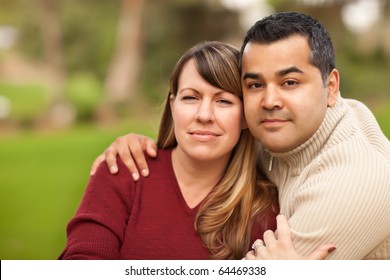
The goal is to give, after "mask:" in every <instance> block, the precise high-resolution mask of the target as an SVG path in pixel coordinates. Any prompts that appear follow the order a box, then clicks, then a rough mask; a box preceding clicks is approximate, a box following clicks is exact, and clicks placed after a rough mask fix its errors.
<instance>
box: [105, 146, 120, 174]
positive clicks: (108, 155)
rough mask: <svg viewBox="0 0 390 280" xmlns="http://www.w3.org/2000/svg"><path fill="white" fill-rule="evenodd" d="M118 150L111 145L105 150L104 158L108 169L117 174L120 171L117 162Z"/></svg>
mask: <svg viewBox="0 0 390 280" xmlns="http://www.w3.org/2000/svg"><path fill="white" fill-rule="evenodd" d="M116 155H117V150H115V149H114V148H112V147H111V146H110V147H108V149H107V150H106V151H105V152H104V159H105V160H106V163H107V166H108V169H109V170H110V173H111V174H116V173H117V172H118V165H117V163H116Z"/></svg>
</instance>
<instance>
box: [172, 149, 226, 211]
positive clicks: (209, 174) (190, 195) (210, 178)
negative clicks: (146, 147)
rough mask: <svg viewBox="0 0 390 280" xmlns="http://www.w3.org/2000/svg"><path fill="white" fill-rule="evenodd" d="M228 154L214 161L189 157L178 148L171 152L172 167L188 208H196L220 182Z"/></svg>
mask: <svg viewBox="0 0 390 280" xmlns="http://www.w3.org/2000/svg"><path fill="white" fill-rule="evenodd" d="M229 159H230V154H228V155H226V156H224V157H222V158H218V159H215V160H207V161H206V160H199V159H195V158H192V157H190V156H189V155H187V154H186V153H184V151H182V150H181V149H180V148H178V147H176V148H175V149H174V150H173V151H172V165H173V170H174V172H175V176H176V179H177V182H178V183H179V187H180V190H181V192H182V195H183V197H184V199H185V201H186V203H187V205H188V206H189V207H190V208H194V207H196V206H197V205H198V204H199V203H200V202H202V200H203V199H204V198H205V197H206V196H207V194H208V193H209V192H210V191H211V190H212V189H213V187H214V186H215V185H216V184H217V183H218V182H219V181H220V180H221V178H222V176H223V174H224V173H225V169H226V167H227V165H228V162H229Z"/></svg>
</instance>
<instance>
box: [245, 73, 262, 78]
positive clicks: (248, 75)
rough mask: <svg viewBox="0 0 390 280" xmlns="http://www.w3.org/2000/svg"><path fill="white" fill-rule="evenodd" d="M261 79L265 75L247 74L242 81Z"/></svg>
mask: <svg viewBox="0 0 390 280" xmlns="http://www.w3.org/2000/svg"><path fill="white" fill-rule="evenodd" d="M261 77H263V75H261V74H258V73H251V72H247V73H245V74H244V76H242V79H243V80H245V79H260V78H261Z"/></svg>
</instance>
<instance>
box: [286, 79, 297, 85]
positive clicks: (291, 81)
mask: <svg viewBox="0 0 390 280" xmlns="http://www.w3.org/2000/svg"><path fill="white" fill-rule="evenodd" d="M284 84H285V85H286V86H295V85H298V82H297V81H293V80H289V81H286V82H285V83H284Z"/></svg>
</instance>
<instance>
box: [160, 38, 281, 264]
mask: <svg viewBox="0 0 390 280" xmlns="http://www.w3.org/2000/svg"><path fill="white" fill-rule="evenodd" d="M190 60H193V61H194V62H195V65H196V68H197V70H198V72H199V74H200V75H201V77H202V78H203V79H204V80H205V81H207V82H208V83H210V84H211V85H213V86H215V87H217V88H220V89H223V90H224V91H227V92H229V93H232V94H235V95H237V96H238V97H239V98H240V99H241V100H242V91H241V83H240V72H239V64H238V63H239V51H238V49H236V48H235V47H233V46H231V45H229V44H225V43H221V42H204V43H200V44H198V45H196V46H194V47H192V48H190V49H189V50H187V51H186V52H185V53H184V54H183V56H182V57H181V58H180V59H179V61H178V62H177V63H176V66H175V68H174V70H173V72H172V75H171V79H170V89H169V93H168V96H167V99H166V102H165V107H164V111H163V115H162V119H161V123H160V129H159V135H158V140H157V146H158V148H160V149H167V148H174V147H176V146H177V141H176V138H175V134H174V129H173V119H172V112H171V108H170V105H169V99H170V96H171V95H172V96H173V97H176V95H177V89H178V82H179V77H180V74H181V71H182V69H183V67H184V66H185V65H186V63H187V62H188V61H190ZM257 145H258V144H257V142H256V140H255V139H254V138H253V136H252V135H251V134H250V132H249V130H248V129H244V130H243V131H242V132H241V136H240V139H239V141H238V143H237V145H236V146H235V148H234V150H233V152H232V155H231V158H230V162H229V164H228V166H227V168H226V171H225V174H224V176H223V178H221V180H220V182H219V183H218V185H217V186H215V187H214V188H213V190H212V191H211V193H210V194H209V195H208V196H207V198H206V199H205V200H204V201H203V203H202V205H201V206H200V209H199V211H198V213H197V216H196V219H195V230H196V232H197V233H198V234H199V236H200V237H201V239H202V241H203V243H204V244H205V246H206V247H207V248H208V249H209V250H210V252H211V258H212V259H241V258H242V257H243V256H245V254H246V252H247V251H248V248H249V243H250V235H251V229H252V223H253V219H254V218H255V217H257V218H259V217H260V218H261V216H262V215H263V214H265V212H266V211H268V210H269V209H271V206H272V205H274V203H275V201H276V199H277V196H276V189H275V187H274V186H273V184H272V183H271V182H269V181H268V180H267V179H266V177H265V176H264V175H263V174H261V173H260V171H256V158H257V154H258V153H257ZM256 173H257V175H256ZM263 220H264V222H265V219H263ZM264 227H266V225H264Z"/></svg>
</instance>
